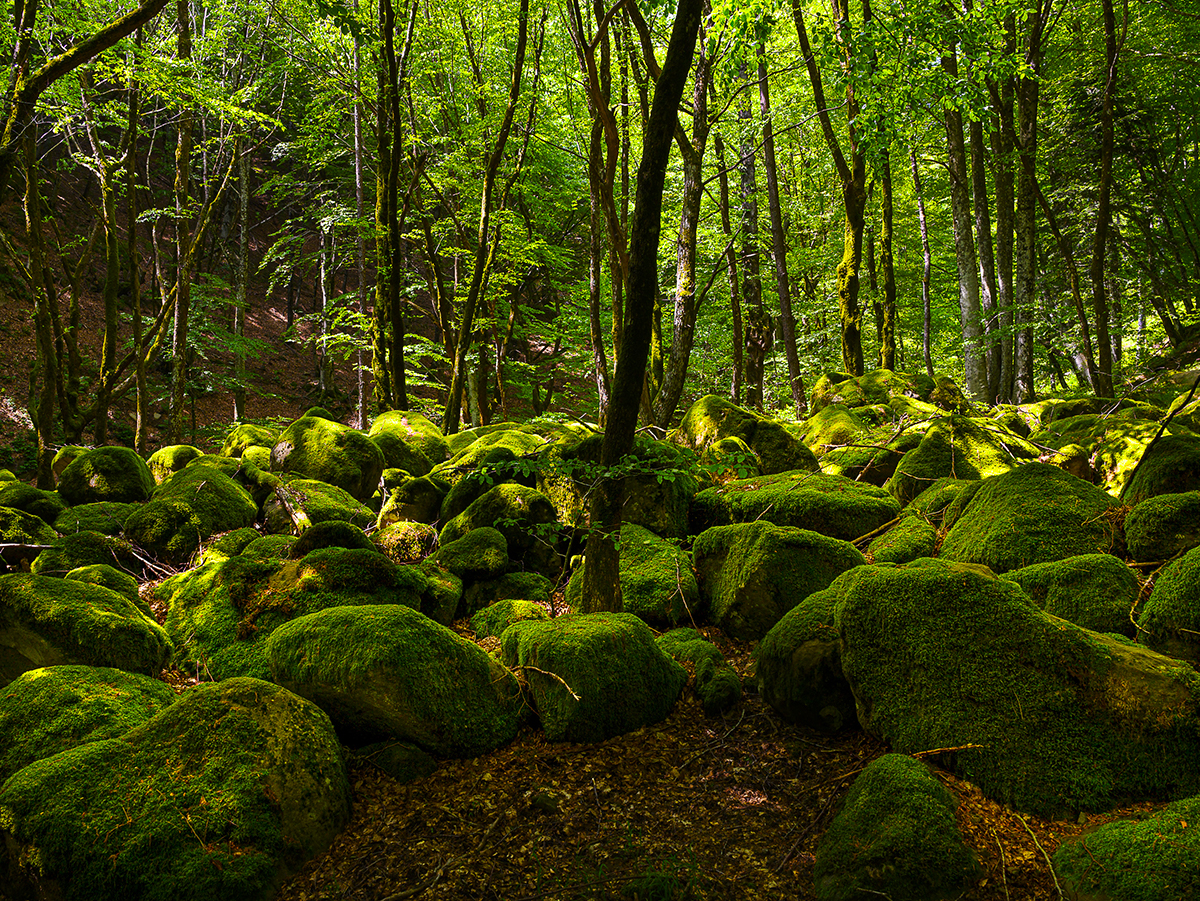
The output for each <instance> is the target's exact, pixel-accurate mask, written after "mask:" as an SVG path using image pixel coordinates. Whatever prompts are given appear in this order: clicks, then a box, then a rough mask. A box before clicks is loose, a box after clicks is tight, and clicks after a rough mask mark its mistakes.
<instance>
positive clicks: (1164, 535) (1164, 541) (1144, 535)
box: [1125, 491, 1200, 563]
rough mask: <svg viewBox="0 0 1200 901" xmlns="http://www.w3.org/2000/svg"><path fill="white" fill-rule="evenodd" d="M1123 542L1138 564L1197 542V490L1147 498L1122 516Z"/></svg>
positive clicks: (1199, 497) (1199, 530) (1199, 523)
mask: <svg viewBox="0 0 1200 901" xmlns="http://www.w3.org/2000/svg"><path fill="white" fill-rule="evenodd" d="M1125 545H1126V547H1128V548H1129V556H1130V557H1132V558H1133V559H1134V560H1137V561H1139V562H1141V563H1148V562H1152V561H1157V560H1170V559H1171V558H1172V557H1174V556H1175V555H1176V554H1179V553H1182V552H1183V551H1186V550H1190V549H1191V548H1194V547H1196V545H1200V491H1187V492H1184V493H1182V494H1157V495H1155V496H1153V497H1148V498H1146V499H1145V500H1144V501H1142V502H1141V503H1139V504H1138V505H1137V506H1136V507H1134V508H1133V509H1132V510H1130V511H1129V513H1128V514H1127V515H1126V516H1125Z"/></svg>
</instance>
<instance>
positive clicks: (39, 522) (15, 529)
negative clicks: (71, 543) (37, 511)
mask: <svg viewBox="0 0 1200 901" xmlns="http://www.w3.org/2000/svg"><path fill="white" fill-rule="evenodd" d="M56 538H58V532H56V531H54V529H53V528H52V527H50V526H48V525H46V522H45V520H43V519H42V518H41V517H40V516H34V515H33V514H32V513H26V512H25V511H24V510H15V509H13V508H12V507H0V542H3V543H5V544H47V545H48V544H50V543H51V542H52V541H54V540H55V539H56Z"/></svg>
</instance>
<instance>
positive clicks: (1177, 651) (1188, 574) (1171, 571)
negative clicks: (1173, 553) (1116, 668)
mask: <svg viewBox="0 0 1200 901" xmlns="http://www.w3.org/2000/svg"><path fill="white" fill-rule="evenodd" d="M1138 633H1139V636H1140V640H1141V642H1142V643H1143V644H1145V645H1146V646H1147V647H1151V648H1153V649H1154V650H1156V651H1160V652H1162V653H1164V654H1170V655H1171V656H1172V657H1179V658H1181V659H1183V660H1190V661H1192V662H1195V663H1200V634H1197V633H1200V548H1193V549H1192V550H1190V551H1188V552H1187V553H1186V554H1184V555H1183V556H1182V557H1180V558H1179V559H1178V560H1176V561H1175V562H1174V563H1171V564H1170V565H1169V566H1167V568H1166V569H1164V570H1163V571H1162V572H1161V573H1160V574H1159V576H1158V578H1157V579H1156V580H1155V582H1154V590H1153V591H1151V592H1150V598H1149V600H1147V601H1146V606H1145V609H1143V610H1142V614H1141V616H1139V617H1138Z"/></svg>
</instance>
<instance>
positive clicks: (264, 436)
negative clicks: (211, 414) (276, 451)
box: [221, 422, 279, 457]
mask: <svg viewBox="0 0 1200 901" xmlns="http://www.w3.org/2000/svg"><path fill="white" fill-rule="evenodd" d="M277 440H279V431H278V430H277V429H269V428H267V427H266V426H261V425H255V424H254V423H252V422H239V423H236V424H235V425H234V427H233V428H232V429H230V430H229V434H228V435H226V436H225V442H224V444H222V445H221V456H223V457H241V456H243V455H244V454H245V452H246V451H247V450H248V449H249V448H251V447H255V446H258V447H267V448H270V447H274V446H275V442H276V441H277Z"/></svg>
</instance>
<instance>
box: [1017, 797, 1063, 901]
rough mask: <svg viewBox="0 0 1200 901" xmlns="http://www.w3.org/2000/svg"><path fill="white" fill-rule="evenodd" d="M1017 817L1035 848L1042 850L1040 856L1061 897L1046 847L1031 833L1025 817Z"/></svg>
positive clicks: (1059, 887)
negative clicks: (1044, 860) (1048, 869)
mask: <svg viewBox="0 0 1200 901" xmlns="http://www.w3.org/2000/svg"><path fill="white" fill-rule="evenodd" d="M1017 819H1018V820H1020V821H1021V825H1022V826H1024V827H1025V831H1026V832H1028V833H1029V837H1030V838H1031V839H1033V843H1034V844H1035V845H1036V846H1037V849H1038V850H1039V851H1041V852H1042V857H1044V858H1046V866H1048V867H1049V868H1050V876H1051V877H1052V878H1053V879H1054V887H1055V889H1057V890H1058V897H1060V898H1061V897H1062V896H1063V890H1062V886H1061V885H1059V884H1058V874H1057V873H1055V872H1054V864H1053V863H1051V862H1050V855H1049V854H1047V853H1046V849H1045V848H1043V847H1042V843H1041V842H1039V841H1038V837H1037V836H1036V835H1034V834H1033V830H1032V829H1030V828H1029V824H1028V823H1027V822H1025V817H1023V816H1021V815H1020V814H1017Z"/></svg>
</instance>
